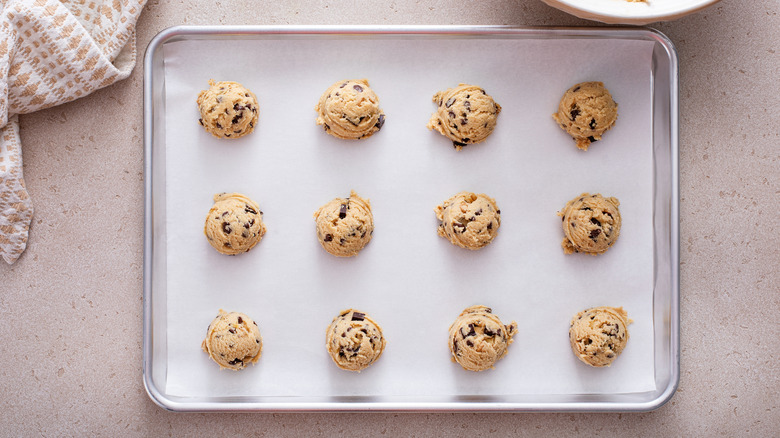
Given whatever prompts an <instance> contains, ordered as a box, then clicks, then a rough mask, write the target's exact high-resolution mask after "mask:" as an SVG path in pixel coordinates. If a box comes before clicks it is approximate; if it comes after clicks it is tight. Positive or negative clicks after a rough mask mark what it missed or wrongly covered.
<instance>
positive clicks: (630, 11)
mask: <svg viewBox="0 0 780 438" xmlns="http://www.w3.org/2000/svg"><path fill="white" fill-rule="evenodd" d="M542 1H543V2H545V3H547V4H548V5H550V6H552V7H554V8H557V9H560V10H562V11H564V12H568V13H569V14H572V15H574V16H576V17H580V18H585V19H588V20H596V21H601V22H603V23H610V24H636V25H644V24H648V23H653V22H656V21H669V20H676V19H678V18H680V17H682V16H685V15H688V14H692V13H694V12H696V11H699V10H701V9H704V8H706V7H707V6H711V5H713V4H715V3H717V2H718V1H720V0H646V1H645V2H629V1H627V0H542Z"/></svg>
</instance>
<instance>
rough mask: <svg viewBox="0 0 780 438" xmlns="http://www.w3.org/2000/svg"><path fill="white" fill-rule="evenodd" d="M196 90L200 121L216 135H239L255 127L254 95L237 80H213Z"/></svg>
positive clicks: (241, 135) (255, 101)
mask: <svg viewBox="0 0 780 438" xmlns="http://www.w3.org/2000/svg"><path fill="white" fill-rule="evenodd" d="M209 85H210V87H209V89H208V90H203V91H201V92H200V93H199V94H198V101H197V102H198V109H199V110H200V120H198V121H199V122H200V124H201V125H202V126H203V127H204V128H206V131H207V132H208V133H210V134H211V135H213V136H214V137H218V138H239V137H243V136H245V135H247V134H249V133H250V132H252V131H253V130H254V129H255V125H256V124H257V116H258V112H257V97H255V94H254V93H252V92H251V91H249V90H247V89H246V88H244V86H243V85H241V84H239V83H238V82H228V81H221V82H214V80H213V79H212V80H209Z"/></svg>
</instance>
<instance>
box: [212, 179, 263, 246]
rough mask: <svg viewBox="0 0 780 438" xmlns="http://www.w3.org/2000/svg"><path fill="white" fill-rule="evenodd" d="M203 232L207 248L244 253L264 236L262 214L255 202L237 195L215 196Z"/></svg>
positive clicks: (220, 194) (223, 194)
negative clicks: (208, 246) (206, 240)
mask: <svg viewBox="0 0 780 438" xmlns="http://www.w3.org/2000/svg"><path fill="white" fill-rule="evenodd" d="M203 231H204V233H205V234H206V238H208V241H209V243H210V244H211V246H213V247H214V249H216V250H217V251H219V252H221V253H222V254H228V255H236V254H240V253H242V252H247V251H249V250H250V249H252V248H253V247H254V246H255V245H257V243H258V242H260V239H262V238H263V235H264V234H265V224H264V223H263V212H262V211H260V207H259V206H258V205H257V203H256V202H255V201H253V200H251V199H249V198H247V197H246V196H244V195H242V194H240V193H219V194H216V195H214V206H212V207H211V210H209V214H208V215H207V216H206V226H205V227H204V230H203Z"/></svg>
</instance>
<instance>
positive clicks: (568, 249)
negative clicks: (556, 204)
mask: <svg viewBox="0 0 780 438" xmlns="http://www.w3.org/2000/svg"><path fill="white" fill-rule="evenodd" d="M619 205H620V201H618V200H617V198H604V197H603V196H601V194H599V193H596V194H595V195H591V194H589V193H583V194H581V195H580V196H577V197H576V198H574V199H572V200H571V201H569V202H567V203H566V206H565V207H564V208H563V210H561V211H559V212H558V216H561V220H562V221H563V222H562V224H563V232H564V234H566V237H564V238H563V242H562V243H561V246H562V247H563V252H564V253H566V254H572V253H575V252H584V253H588V254H590V255H599V254H603V253H604V252H606V251H607V250H608V249H609V248H610V247H611V246H612V245H613V244H614V243H615V241H617V238H618V236H619V235H620V211H619V210H618V206H619Z"/></svg>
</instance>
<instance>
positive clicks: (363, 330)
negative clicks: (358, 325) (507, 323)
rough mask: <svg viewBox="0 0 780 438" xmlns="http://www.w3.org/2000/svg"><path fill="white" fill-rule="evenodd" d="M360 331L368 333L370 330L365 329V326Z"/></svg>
mask: <svg viewBox="0 0 780 438" xmlns="http://www.w3.org/2000/svg"><path fill="white" fill-rule="evenodd" d="M360 331H361V332H363V333H365V334H368V330H366V329H364V328H362V329H360Z"/></svg>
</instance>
